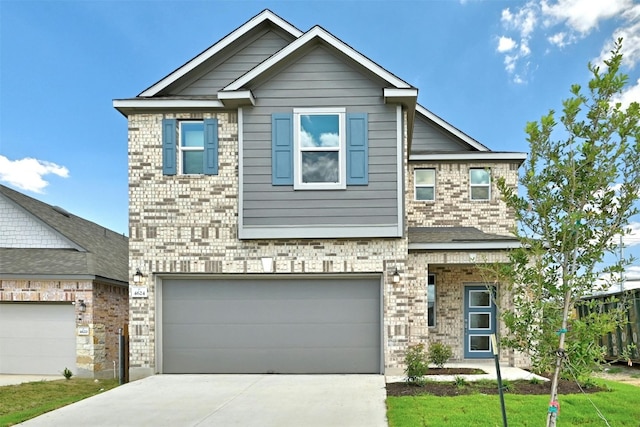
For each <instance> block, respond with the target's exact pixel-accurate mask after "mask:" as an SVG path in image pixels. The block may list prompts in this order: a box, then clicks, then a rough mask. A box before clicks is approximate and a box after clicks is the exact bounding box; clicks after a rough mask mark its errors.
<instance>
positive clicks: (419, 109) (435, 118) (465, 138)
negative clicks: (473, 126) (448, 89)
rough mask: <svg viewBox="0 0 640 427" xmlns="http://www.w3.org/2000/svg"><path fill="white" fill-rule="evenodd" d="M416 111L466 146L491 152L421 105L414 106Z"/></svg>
mask: <svg viewBox="0 0 640 427" xmlns="http://www.w3.org/2000/svg"><path fill="white" fill-rule="evenodd" d="M416 111H417V112H418V113H419V114H421V115H423V116H424V117H426V118H428V119H429V120H431V121H432V122H434V123H436V124H437V125H438V126H440V127H442V128H443V129H445V130H446V131H447V132H449V133H451V134H452V135H454V136H456V137H458V138H460V139H461V140H463V141H464V142H466V143H467V144H469V145H470V146H471V147H473V148H475V149H476V150H478V151H491V150H489V148H487V147H485V146H484V145H482V144H480V143H479V142H478V141H476V140H475V139H473V138H472V137H470V136H469V135H467V134H466V133H464V132H462V131H461V130H460V129H458V128H456V127H455V126H453V125H451V124H450V123H448V122H446V121H445V120H443V119H442V118H441V117H438V116H436V115H435V114H433V113H432V112H431V111H429V110H427V109H426V108H424V107H423V106H422V105H420V104H418V105H417V106H416Z"/></svg>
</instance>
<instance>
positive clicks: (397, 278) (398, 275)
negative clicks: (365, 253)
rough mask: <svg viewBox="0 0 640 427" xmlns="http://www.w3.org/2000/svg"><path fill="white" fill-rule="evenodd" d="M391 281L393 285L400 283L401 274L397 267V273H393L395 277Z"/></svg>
mask: <svg viewBox="0 0 640 427" xmlns="http://www.w3.org/2000/svg"><path fill="white" fill-rule="evenodd" d="M391 281H392V282H393V283H398V282H400V273H399V272H398V267H396V271H394V272H393V276H391Z"/></svg>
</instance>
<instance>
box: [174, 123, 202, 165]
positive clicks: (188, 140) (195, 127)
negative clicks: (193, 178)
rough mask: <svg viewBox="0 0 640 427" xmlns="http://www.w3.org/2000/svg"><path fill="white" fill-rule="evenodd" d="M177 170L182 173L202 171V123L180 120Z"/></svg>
mask: <svg viewBox="0 0 640 427" xmlns="http://www.w3.org/2000/svg"><path fill="white" fill-rule="evenodd" d="M178 140H179V141H180V143H179V144H178V153H179V154H178V159H179V170H180V173H181V174H183V175H187V174H202V173H204V123H203V122H180V135H179V137H178Z"/></svg>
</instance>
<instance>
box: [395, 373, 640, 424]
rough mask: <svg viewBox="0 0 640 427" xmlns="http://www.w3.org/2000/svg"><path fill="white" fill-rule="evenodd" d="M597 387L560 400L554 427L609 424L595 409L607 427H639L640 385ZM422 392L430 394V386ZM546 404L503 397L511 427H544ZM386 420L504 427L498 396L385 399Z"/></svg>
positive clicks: (539, 398) (542, 398)
mask: <svg viewBox="0 0 640 427" xmlns="http://www.w3.org/2000/svg"><path fill="white" fill-rule="evenodd" d="M596 383H597V384H598V385H599V386H600V387H602V388H603V389H604V390H603V391H599V392H597V393H589V394H581V393H580V394H566V395H561V396H560V415H559V418H558V425H559V426H604V425H607V424H606V423H605V422H604V421H603V419H602V418H600V416H599V414H598V410H599V411H600V413H601V414H602V416H604V418H605V419H606V420H607V421H608V423H609V425H611V426H617V427H624V426H629V427H638V423H639V422H640V421H639V420H640V387H637V386H634V385H628V384H623V383H619V382H614V381H609V380H597V381H596ZM463 387H464V386H463ZM425 391H426V392H428V386H427V387H425ZM548 405H549V396H548V395H532V394H514V393H510V392H507V393H505V406H506V410H507V420H508V423H509V426H511V427H517V426H536V427H538V426H541V425H545V420H546V416H547V408H548ZM596 408H597V409H596ZM387 417H388V419H389V426H390V427H405V426H406V427H415V426H449V425H450V426H456V427H466V426H470V427H471V426H474V427H475V426H502V412H501V408H500V400H499V397H498V395H497V394H483V393H474V394H468V395H460V396H454V397H439V396H433V395H419V396H403V397H395V396H389V397H387Z"/></svg>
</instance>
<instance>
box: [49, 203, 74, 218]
mask: <svg viewBox="0 0 640 427" xmlns="http://www.w3.org/2000/svg"><path fill="white" fill-rule="evenodd" d="M52 207H53V210H54V211H56V212H58V213H59V214H60V215H63V216H66V217H67V218H70V217H71V214H70V213H69V212H67V211H66V210H65V209H63V208H61V207H60V206H52Z"/></svg>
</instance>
